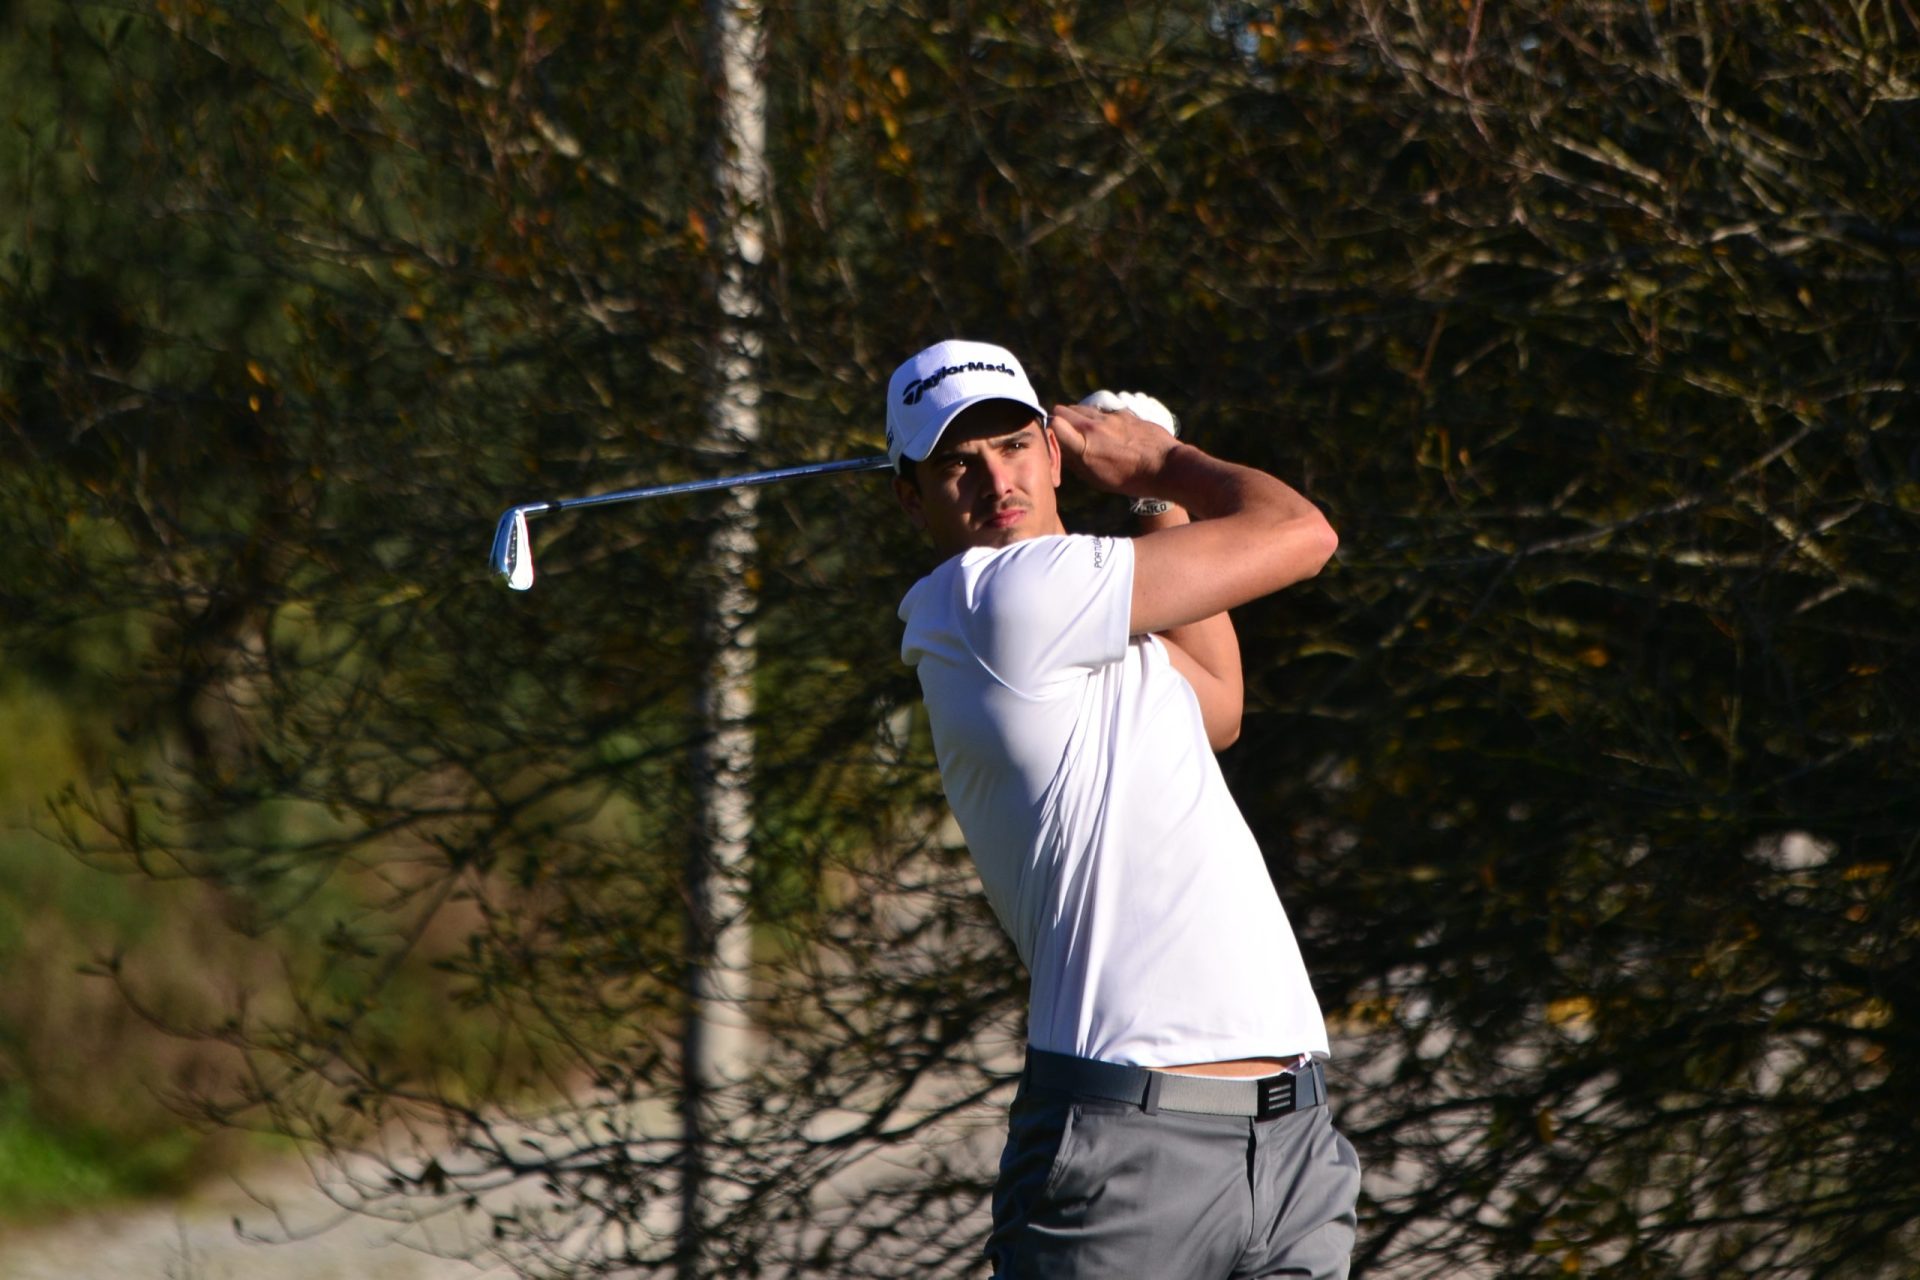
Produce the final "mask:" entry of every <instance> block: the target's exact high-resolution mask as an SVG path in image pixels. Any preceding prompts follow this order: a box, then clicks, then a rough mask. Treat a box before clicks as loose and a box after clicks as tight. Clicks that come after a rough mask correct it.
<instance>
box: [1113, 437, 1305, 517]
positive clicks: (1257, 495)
mask: <svg viewBox="0 0 1920 1280" xmlns="http://www.w3.org/2000/svg"><path fill="white" fill-rule="evenodd" d="M1149 487H1151V488H1152V489H1153V490H1154V496H1155V497H1159V498H1165V499H1166V500H1167V501H1169V502H1175V503H1178V504H1179V505H1180V506H1182V507H1185V508H1186V509H1187V510H1188V511H1189V512H1191V513H1192V515H1193V518H1194V519H1196V520H1219V519H1223V518H1225V517H1227V516H1232V515H1239V514H1241V513H1243V512H1246V511H1249V510H1253V509H1257V508H1261V507H1267V508H1270V509H1271V511H1272V513H1273V515H1274V516H1275V517H1276V518H1278V519H1282V520H1285V519H1297V518H1307V519H1314V520H1317V519H1320V518H1321V516H1320V509H1319V508H1318V507H1316V506H1314V505H1313V503H1311V502H1309V501H1307V500H1306V498H1304V497H1302V496H1301V495H1300V494H1299V493H1298V492H1296V491H1295V490H1294V488H1293V487H1292V486H1291V485H1289V484H1287V483H1286V482H1285V481H1284V480H1281V479H1278V478H1277V477H1275V476H1271V475H1268V474H1267V473H1266V472H1264V471H1256V470H1255V469H1254V468H1252V467H1243V466H1241V465H1240V464H1238V463H1235V462H1227V461H1225V460H1224V459H1221V458H1216V457H1214V456H1213V455H1212V454H1210V453H1205V452H1202V451H1201V450H1199V449H1196V448H1195V447H1194V446H1192V445H1190V444H1177V445H1175V446H1174V447H1173V449H1172V450H1170V451H1169V452H1168V453H1167V456H1166V458H1165V460H1164V461H1163V462H1162V463H1161V465H1160V468H1159V473H1158V474H1157V475H1156V476H1155V477H1154V478H1153V480H1152V482H1151V485H1150V486H1149Z"/></svg>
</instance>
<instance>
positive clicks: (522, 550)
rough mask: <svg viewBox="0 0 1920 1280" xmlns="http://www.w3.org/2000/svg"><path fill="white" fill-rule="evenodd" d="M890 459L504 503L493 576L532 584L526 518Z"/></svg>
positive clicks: (885, 464)
mask: <svg viewBox="0 0 1920 1280" xmlns="http://www.w3.org/2000/svg"><path fill="white" fill-rule="evenodd" d="M892 466H893V463H892V462H891V461H890V460H889V459H888V458H887V457H886V455H885V454H879V455H876V456H874V457H871V458H849V459H846V460H845V461H842V462H810V463H807V464H805V465H803V466H798V467H781V468H779V469H778V470H776V471H757V472H754V473H753V474H752V475H744V476H721V477H718V478H716V479H712V480H682V481H680V482H679V483H677V484H656V485H651V486H649V487H647V488H645V489H621V490H619V491H618V492H615V493H596V494H590V495H589V496H587V497H584V498H557V499H555V500H553V501H551V502H523V503H520V504H519V505H517V506H512V507H508V508H507V513H506V514H505V515H503V516H501V517H500V525H499V527H498V528H497V529H495V530H494V534H493V554H492V556H491V557H490V564H491V565H492V568H493V572H494V573H495V575H496V576H497V577H498V578H499V579H500V580H501V581H502V582H504V583H506V585H508V586H510V587H512V588H513V589H514V590H516V591H525V590H526V589H527V588H529V587H531V586H532V585H533V547H532V540H531V538H530V536H529V534H528V532H527V517H528V516H533V515H542V514H544V513H546V512H549V511H566V510H569V509H570V508H574V507H600V506H606V505H608V504H609V503H614V502H638V501H640V500H641V499H642V498H664V497H667V496H668V495H669V494H676V493H701V492H704V491H706V490H709V489H738V488H741V487H743V486H746V485H756V484H772V483H773V482H774V481H776V480H792V479H795V478H796V477H799V476H822V475H831V474H833V473H835V472H842V471H881V470H885V469H889V468H891V467H892Z"/></svg>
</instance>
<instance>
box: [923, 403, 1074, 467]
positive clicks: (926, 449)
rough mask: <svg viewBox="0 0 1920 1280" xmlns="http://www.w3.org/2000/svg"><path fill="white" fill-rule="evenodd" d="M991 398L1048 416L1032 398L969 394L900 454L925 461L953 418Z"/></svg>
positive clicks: (1037, 415) (950, 424)
mask: <svg viewBox="0 0 1920 1280" xmlns="http://www.w3.org/2000/svg"><path fill="white" fill-rule="evenodd" d="M989 400H1005V401H1006V402H1008V403H1009V404H1017V405H1019V406H1020V407H1021V408H1023V409H1025V410H1026V411H1027V412H1029V413H1031V414H1032V415H1033V416H1034V417H1036V418H1045V417H1046V416H1047V411H1046V410H1045V409H1042V408H1041V407H1040V406H1039V405H1037V404H1034V403H1033V402H1032V401H1030V400H1022V399H1021V398H1020V397H1019V396H1003V395H995V394H992V393H988V394H986V395H978V396H968V397H967V398H966V399H964V400H956V401H954V402H953V403H952V404H950V405H948V406H947V410H946V412H945V413H943V414H941V416H940V417H939V419H938V420H937V422H938V425H936V426H934V427H931V428H930V429H928V430H926V431H922V432H921V433H920V437H919V439H915V440H912V441H909V442H908V443H906V444H904V445H902V446H901V447H900V456H901V457H902V458H904V459H906V460H907V461H908V462H924V461H925V460H926V457H927V455H928V454H930V453H932V452H933V451H934V449H935V448H936V447H938V446H939V444H940V437H941V436H944V435H945V434H947V428H948V427H950V426H952V425H953V420H954V419H955V418H957V417H959V416H960V415H961V414H963V413H965V412H966V411H967V410H969V409H971V408H973V406H975V405H977V404H985V403H987V401H989ZM923 441H924V443H923Z"/></svg>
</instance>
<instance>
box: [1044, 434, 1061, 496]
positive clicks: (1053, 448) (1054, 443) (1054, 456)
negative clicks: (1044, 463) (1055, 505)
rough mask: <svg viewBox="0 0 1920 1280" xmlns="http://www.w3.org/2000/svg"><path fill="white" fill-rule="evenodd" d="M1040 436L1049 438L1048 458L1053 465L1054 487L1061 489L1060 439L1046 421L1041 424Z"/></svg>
mask: <svg viewBox="0 0 1920 1280" xmlns="http://www.w3.org/2000/svg"><path fill="white" fill-rule="evenodd" d="M1040 434H1041V435H1043V436H1045V437H1046V438H1047V457H1048V458H1049V459H1050V460H1051V461H1052V464H1053V487H1054V488H1056V489H1058V488H1059V487H1060V437H1059V436H1056V435H1055V434H1053V428H1052V427H1051V426H1048V425H1047V422H1046V420H1045V419H1042V420H1041V422H1040Z"/></svg>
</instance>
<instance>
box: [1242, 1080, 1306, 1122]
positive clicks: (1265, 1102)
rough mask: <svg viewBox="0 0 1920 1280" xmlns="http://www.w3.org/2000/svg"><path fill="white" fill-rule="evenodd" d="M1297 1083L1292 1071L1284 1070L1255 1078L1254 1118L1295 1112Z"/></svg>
mask: <svg viewBox="0 0 1920 1280" xmlns="http://www.w3.org/2000/svg"><path fill="white" fill-rule="evenodd" d="M1297 1083H1298V1082H1297V1081H1296V1080H1295V1078H1294V1074H1293V1072H1291V1071H1283V1072H1281V1073H1280V1074H1279V1075H1275V1076H1261V1077H1260V1078H1259V1079H1258V1080H1255V1081H1254V1082H1253V1088H1254V1112H1253V1118H1254V1120H1256V1121H1260V1120H1272V1119H1274V1118H1275V1117H1276V1116H1285V1115H1291V1114H1293V1111H1294V1100H1295V1097H1296V1096H1297V1095H1296V1091H1295V1086H1296V1084H1297Z"/></svg>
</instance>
